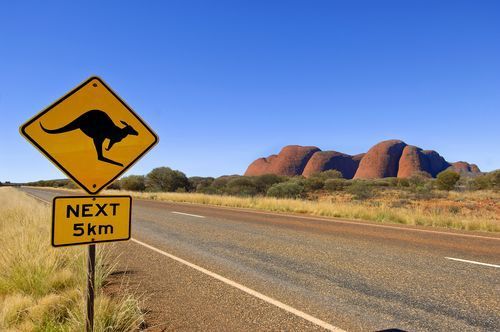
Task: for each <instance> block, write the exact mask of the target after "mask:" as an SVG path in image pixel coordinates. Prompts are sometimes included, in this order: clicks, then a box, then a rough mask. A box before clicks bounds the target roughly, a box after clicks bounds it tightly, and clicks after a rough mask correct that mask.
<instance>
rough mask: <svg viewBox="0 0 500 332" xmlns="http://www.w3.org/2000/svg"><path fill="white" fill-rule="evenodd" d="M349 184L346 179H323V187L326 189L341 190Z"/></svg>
mask: <svg viewBox="0 0 500 332" xmlns="http://www.w3.org/2000/svg"><path fill="white" fill-rule="evenodd" d="M348 185H349V181H348V180H344V179H328V180H326V181H325V189H326V190H328V191H342V190H344V189H345V187H347V186H348Z"/></svg>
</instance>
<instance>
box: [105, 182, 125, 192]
mask: <svg viewBox="0 0 500 332" xmlns="http://www.w3.org/2000/svg"><path fill="white" fill-rule="evenodd" d="M121 188H122V187H121V185H120V181H119V180H116V181H113V183H111V184H110V185H109V186H107V188H106V189H114V190H120V189H121Z"/></svg>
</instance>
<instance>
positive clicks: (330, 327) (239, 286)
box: [131, 238, 344, 332]
mask: <svg viewBox="0 0 500 332" xmlns="http://www.w3.org/2000/svg"><path fill="white" fill-rule="evenodd" d="M131 240H132V241H133V242H135V243H137V244H140V245H142V246H144V247H146V248H148V249H150V250H153V251H155V252H157V253H159V254H161V255H163V256H166V257H168V258H171V259H173V260H175V261H177V262H179V263H182V264H184V265H187V266H189V267H190V268H193V269H195V270H197V271H198V272H201V273H204V274H206V275H208V276H210V277H212V278H214V279H217V280H219V281H222V282H223V283H225V284H227V285H229V286H232V287H234V288H237V289H239V290H241V291H243V292H245V293H247V294H249V295H252V296H254V297H256V298H258V299H261V300H262V301H265V302H267V303H269V304H272V305H274V306H276V307H278V308H280V309H283V310H285V311H287V312H289V313H292V314H294V315H295V316H298V317H300V318H303V319H305V320H307V321H309V322H311V323H314V324H316V325H318V326H321V327H322V328H324V329H326V330H329V331H335V332H344V330H342V329H341V328H339V327H336V326H333V325H331V324H329V323H327V322H325V321H322V320H321V319H319V318H316V317H314V316H311V315H309V314H307V313H305V312H303V311H300V310H298V309H295V308H293V307H291V306H289V305H287V304H285V303H283V302H280V301H278V300H276V299H273V298H271V297H269V296H267V295H264V294H262V293H259V292H257V291H255V290H253V289H251V288H248V287H246V286H244V285H242V284H239V283H237V282H235V281H232V280H231V279H228V278H226V277H223V276H221V275H220V274H217V273H214V272H212V271H209V270H207V269H205V268H203V267H201V266H198V265H196V264H193V263H191V262H188V261H186V260H184V259H182V258H180V257H177V256H174V255H172V254H169V253H167V252H165V251H163V250H161V249H158V248H155V247H153V246H151V245H149V244H147V243H144V242H142V241H139V240H137V239H134V238H132V239H131Z"/></svg>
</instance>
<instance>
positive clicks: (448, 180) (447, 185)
mask: <svg viewBox="0 0 500 332" xmlns="http://www.w3.org/2000/svg"><path fill="white" fill-rule="evenodd" d="M458 180H460V174H458V173H457V172H454V171H443V172H441V173H439V174H438V175H437V178H436V185H437V187H438V189H441V190H452V189H453V188H455V184H456V183H457V182H458Z"/></svg>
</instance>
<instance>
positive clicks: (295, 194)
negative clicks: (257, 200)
mask: <svg viewBox="0 0 500 332" xmlns="http://www.w3.org/2000/svg"><path fill="white" fill-rule="evenodd" d="M303 194H304V186H302V185H301V184H299V183H298V182H297V181H287V182H282V183H276V184H274V185H272V186H271V188H269V190H268V191H267V196H270V197H276V198H299V197H301V196H302V195H303Z"/></svg>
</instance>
